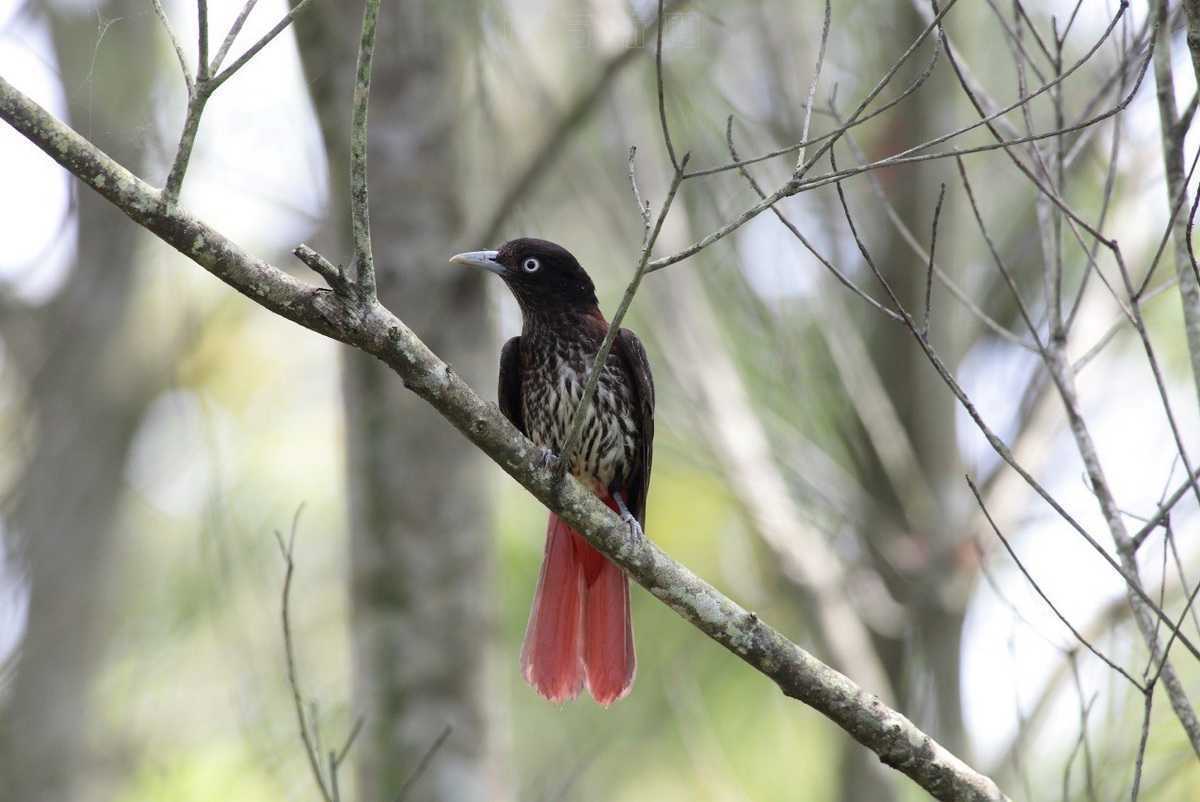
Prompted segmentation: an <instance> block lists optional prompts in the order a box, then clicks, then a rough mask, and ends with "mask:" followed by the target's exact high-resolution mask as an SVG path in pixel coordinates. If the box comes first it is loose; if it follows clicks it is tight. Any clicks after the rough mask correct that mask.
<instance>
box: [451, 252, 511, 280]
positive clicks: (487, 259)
mask: <svg viewBox="0 0 1200 802" xmlns="http://www.w3.org/2000/svg"><path fill="white" fill-rule="evenodd" d="M499 254H500V252H499V251H468V252H466V253H460V254H456V255H455V256H451V257H450V262H451V264H456V265H466V266H467V267H479V268H482V269H484V270H490V271H491V272H493V273H496V274H499V275H504V272H505V271H504V265H502V264H500V263H499V262H497V261H496V257H497V256H498V255H499Z"/></svg>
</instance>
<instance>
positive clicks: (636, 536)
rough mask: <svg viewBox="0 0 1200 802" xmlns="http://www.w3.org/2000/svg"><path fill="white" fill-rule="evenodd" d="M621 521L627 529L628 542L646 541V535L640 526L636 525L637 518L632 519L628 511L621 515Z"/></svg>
mask: <svg viewBox="0 0 1200 802" xmlns="http://www.w3.org/2000/svg"><path fill="white" fill-rule="evenodd" d="M621 520H622V521H624V522H625V525H626V526H628V527H629V539H630V540H632V541H633V542H634V543H641V542H642V541H643V540H645V539H646V533H645V532H644V531H642V525H641V524H640V523H638V520H637V518H634V517H633V515H631V514H630V512H629V510H626V511H625V512H623V513H622V514H621Z"/></svg>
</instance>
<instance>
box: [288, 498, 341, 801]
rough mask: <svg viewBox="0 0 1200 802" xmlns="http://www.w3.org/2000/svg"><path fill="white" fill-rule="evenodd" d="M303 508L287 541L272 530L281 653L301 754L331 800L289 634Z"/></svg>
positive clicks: (296, 516)
mask: <svg viewBox="0 0 1200 802" xmlns="http://www.w3.org/2000/svg"><path fill="white" fill-rule="evenodd" d="M303 511H304V505H303V504H301V505H300V506H299V507H297V508H296V514H295V515H294V516H293V517H292V529H291V533H290V534H289V535H288V539H287V542H286V543H285V542H284V540H283V535H282V534H280V533H279V530H278V529H276V530H275V532H274V534H275V541H276V542H277V543H278V544H279V553H280V554H281V555H282V556H283V564H284V573H283V594H282V601H281V604H280V619H281V621H282V624H283V653H284V656H285V658H286V660H287V675H288V685H289V686H290V687H291V690H292V706H293V707H294V708H295V710H296V721H297V723H298V724H299V726H300V740H301V741H302V742H303V743H304V754H305V757H307V758H308V766H309V768H310V769H311V770H312V775H313V780H314V781H315V782H316V783H317V788H318V789H319V790H320V792H321V798H322V799H324V800H325V802H333V797H332V796H331V795H330V793H329V789H328V788H327V787H326V785H325V778H324V776H323V775H322V773H321V757H320V754H319V753H318V752H317V751H316V746H315V745H314V744H313V738H312V734H311V733H310V732H309V726H308V718H307V717H306V716H305V714H304V695H303V693H302V692H301V691H300V677H299V675H298V672H297V670H296V647H295V643H294V640H293V638H292V622H291V613H290V610H291V594H292V575H293V573H294V572H295V568H296V563H295V561H294V560H293V554H294V553H295V545H296V529H297V527H298V526H299V524H300V514H301V513H302V512H303Z"/></svg>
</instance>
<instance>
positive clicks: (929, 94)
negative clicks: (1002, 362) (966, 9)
mask: <svg viewBox="0 0 1200 802" xmlns="http://www.w3.org/2000/svg"><path fill="white" fill-rule="evenodd" d="M894 19H895V25H894V28H893V30H894V31H895V35H894V39H893V40H892V43H891V45H890V46H887V47H884V48H881V50H882V51H883V52H886V53H887V54H888V56H887V58H888V59H890V58H892V57H893V56H892V54H893V53H897V52H901V51H902V50H903V48H905V47H907V46H908V45H909V44H910V43H911V42H912V41H913V40H914V39H915V38H916V37H917V36H918V35H919V34H920V32H921V30H922V29H923V28H924V23H923V21H922V20H921V19H920V17H919V16H918V15H917V14H916V12H915V11H914V10H913V9H912V8H911V7H910V6H908V5H907V4H900V5H898V6H896V7H895V18H894ZM923 67H924V64H923V63H922V60H921V59H914V60H913V61H912V62H910V63H909V64H907V65H906V68H905V70H904V71H902V72H901V74H900V75H898V76H897V83H898V85H907V84H906V83H905V82H911V81H912V80H913V79H915V78H916V77H917V75H918V74H919V73H920V71H921V70H922V68H923ZM950 81H951V76H950V75H949V74H948V73H946V72H945V71H938V72H935V73H934V74H933V76H932V77H931V78H930V79H929V81H928V83H927V84H926V85H925V86H924V87H923V88H922V90H921V91H919V92H916V93H914V94H913V96H912V97H911V98H910V99H909V100H908V101H907V102H906V105H905V110H904V113H902V114H896V115H890V116H889V117H888V122H887V123H886V124H885V127H884V129H883V131H882V132H881V134H882V136H881V138H880V139H876V140H875V141H874V148H875V150H876V152H887V153H894V152H896V151H899V150H903V149H905V148H907V147H910V146H912V145H915V144H917V143H919V142H923V141H926V140H928V139H930V138H932V137H934V136H936V135H937V134H938V133H940V132H941V131H943V130H945V124H944V121H943V115H942V114H941V107H942V105H943V100H942V98H944V97H945V93H946V92H949V91H951V90H952V87H951V85H950ZM869 155H871V156H873V155H874V154H869ZM939 178H940V175H939V172H938V171H937V170H933V169H928V168H926V169H916V170H914V169H905V168H896V169H894V170H885V171H882V172H881V173H880V175H879V180H880V182H881V184H882V186H883V191H884V192H885V193H886V194H887V196H888V199H889V200H890V201H891V202H892V204H893V205H894V206H895V208H896V209H897V211H898V212H899V214H900V215H901V217H902V219H903V220H904V223H905V224H906V225H907V226H908V228H909V230H910V231H912V232H913V233H914V235H915V236H916V237H917V239H918V241H920V242H921V243H923V245H924V247H926V248H928V244H929V236H930V228H931V224H932V218H933V207H934V203H935V202H936V200H937V195H938V181H939ZM858 209H859V210H861V211H860V215H861V216H860V217H859V221H860V222H862V221H864V220H866V219H869V218H868V215H870V218H873V219H874V220H875V221H876V226H875V236H874V237H873V241H872V245H873V247H872V253H873V256H874V258H875V261H876V263H877V264H878V265H879V266H880V269H881V270H882V271H883V272H884V274H885V275H886V276H887V278H888V281H889V282H890V283H891V285H892V287H893V288H894V289H895V290H896V293H897V294H898V295H899V296H900V299H901V301H902V302H903V303H904V304H905V306H906V307H907V308H908V309H909V310H911V311H912V313H913V314H914V315H915V316H916V317H917V318H918V319H920V317H921V315H922V314H923V312H924V306H925V298H924V296H925V278H926V270H925V264H923V263H922V261H921V260H920V259H919V257H918V256H917V254H915V253H914V252H913V250H912V248H911V247H910V246H909V245H908V244H907V243H906V242H905V241H904V239H903V238H902V236H901V234H900V233H899V232H898V231H897V229H896V227H895V226H893V225H890V224H889V223H888V222H887V221H886V218H885V216H884V210H883V209H882V208H881V207H880V206H879V203H878V202H877V201H875V200H874V198H873V197H872V196H869V195H868V196H864V197H863V198H861V199H860V202H859V204H858ZM954 245H955V243H954V242H953V241H952V240H951V238H950V237H949V236H946V237H943V238H942V239H941V241H940V242H939V243H938V249H937V255H938V257H939V262H940V263H942V264H943V265H946V264H955V263H956V262H955V260H954V257H953V256H952V255H951V254H952V252H953V249H954ZM933 297H934V306H933V314H932V316H931V321H932V322H931V331H932V334H931V338H932V340H933V343H934V346H935V347H936V348H937V350H938V352H939V354H940V355H941V357H942V359H943V360H944V361H945V363H946V365H947V367H948V368H949V369H950V370H951V372H953V371H955V370H956V369H957V366H958V364H959V361H960V360H961V359H962V357H963V356H964V354H965V352H966V349H967V346H968V345H969V343H970V342H971V341H972V340H973V339H974V337H975V332H974V331H973V329H972V328H971V324H970V322H969V321H965V320H964V319H963V317H964V316H963V314H962V313H961V311H960V307H959V305H957V304H955V303H953V302H952V301H948V300H947V297H948V296H947V295H946V293H945V292H944V291H943V290H942V289H941V288H939V287H935V289H934V293H933ZM872 331H873V335H872V336H871V337H870V338H869V339H868V347H869V348H870V350H871V360H872V361H873V362H874V364H875V370H877V371H878V372H879V375H880V377H881V378H882V381H883V385H884V386H885V387H886V388H887V391H888V396H889V400H890V402H891V404H892V405H893V407H894V408H895V411H896V413H897V415H898V417H899V420H900V423H901V426H902V429H903V434H904V436H905V437H906V438H907V440H908V442H909V443H910V444H911V448H912V454H913V457H914V459H915V462H916V465H915V466H913V467H915V468H916V469H917V471H918V472H919V473H920V474H921V476H920V480H921V485H922V486H923V488H925V489H927V491H928V493H929V494H930V497H929V498H928V499H927V503H914V502H915V501H918V500H917V499H915V498H914V497H915V496H916V494H915V493H914V492H912V490H913V489H912V488H911V487H904V486H897V484H896V476H894V475H889V473H888V471H886V470H885V469H883V467H882V462H879V463H877V464H876V465H874V466H870V465H868V466H866V467H865V468H864V469H863V472H862V473H863V475H862V476H861V477H860V478H861V481H862V482H863V486H864V487H865V488H866V489H867V490H868V491H869V492H870V494H871V496H872V497H873V498H875V499H877V500H878V501H879V504H878V505H877V506H876V507H875V510H877V512H878V513H879V516H878V520H876V521H873V522H870V523H868V526H867V528H866V532H867V533H868V534H866V535H864V538H865V539H867V540H873V541H874V542H873V543H872V544H871V552H872V553H873V556H874V561H875V563H876V566H875V567H876V570H877V572H878V574H879V575H880V576H881V577H882V578H883V579H884V581H885V582H886V583H887V585H888V587H889V590H890V592H891V594H892V595H893V597H894V598H896V599H897V600H898V601H899V602H900V603H901V604H903V605H904V607H905V608H906V610H907V622H908V623H907V627H906V631H905V632H903V633H902V634H901V635H900V636H899V637H896V638H891V637H883V636H880V637H879V646H880V653H881V655H882V657H883V659H884V661H885V662H886V663H887V664H888V667H889V669H888V670H889V674H890V675H891V680H892V686H893V687H894V688H895V689H896V691H897V695H898V698H899V700H900V709H901V710H904V711H905V712H906V713H907V714H908V716H909V717H910V718H912V719H913V720H914V721H916V722H918V725H919V726H921V727H923V728H926V729H927V731H928V732H930V733H931V734H933V735H934V736H935V737H936V738H937V739H938V740H939V741H940V742H941V743H943V744H944V745H945V746H946V747H947V748H948V749H950V750H951V751H953V752H954V753H955V754H958V755H961V756H963V757H964V759H968V760H969V757H967V755H968V744H967V742H966V740H967V739H966V729H965V726H964V723H963V716H962V703H961V693H960V677H959V664H960V646H961V634H962V624H963V616H964V614H965V601H966V593H963V592H961V591H962V586H963V581H964V580H963V579H962V578H960V577H958V574H959V571H960V570H961V566H960V565H958V564H957V562H956V558H957V556H958V554H959V550H958V549H957V548H956V546H957V544H958V543H959V542H960V539H961V538H962V533H963V528H964V527H965V526H966V525H967V516H966V513H967V512H968V510H966V509H965V508H963V507H962V505H961V504H959V503H956V501H955V499H956V497H958V495H959V494H957V493H956V490H958V489H959V483H961V477H962V475H963V472H964V471H963V468H962V464H961V461H960V456H959V453H958V443H957V439H956V436H955V407H956V401H955V399H954V397H953V396H952V395H951V394H950V393H949V392H947V391H946V388H945V385H944V384H943V383H942V381H941V379H940V378H939V377H938V376H937V374H936V373H935V372H934V369H933V368H932V366H931V365H930V364H929V362H928V359H927V358H926V357H925V354H924V352H923V351H922V350H921V348H920V347H919V346H918V345H917V343H916V342H915V341H914V340H913V339H912V338H911V337H907V336H897V334H896V330H895V327H894V326H892V325H891V324H890V323H886V322H880V319H879V318H878V316H875V323H874V325H873V326H872ZM874 436H875V434H874V433H872V434H870V435H868V441H869V442H870V443H871V444H870V448H871V449H872V450H874V451H875V452H876V453H877V454H878V453H879V452H880V448H881V447H886V446H887V445H888V444H883V443H876V442H873V440H872V438H873V437H874ZM967 581H969V580H967ZM846 749H847V750H848V752H847V754H846V755H845V758H844V762H843V781H844V783H843V791H842V799H843V800H846V802H868V800H871V801H872V802H873V800H877V799H881V798H884V797H881V796H880V794H879V789H877V788H873V787H869V785H864V782H863V781H864V780H869V779H871V778H872V777H873V776H875V775H872V774H868V773H866V772H863V771H861V766H860V765H859V764H860V763H861V762H862V761H863V760H867V759H872V756H869V755H866V754H864V753H863V750H862V749H861V748H858V747H857V745H855V744H848V745H847V747H846ZM894 795H895V789H894V788H892V789H890V795H889V797H888V798H894Z"/></svg>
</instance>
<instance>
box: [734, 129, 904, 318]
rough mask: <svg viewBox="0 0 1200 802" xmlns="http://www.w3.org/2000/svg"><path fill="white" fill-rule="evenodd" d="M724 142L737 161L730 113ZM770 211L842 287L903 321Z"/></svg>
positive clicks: (762, 195) (751, 179) (757, 188)
mask: <svg viewBox="0 0 1200 802" xmlns="http://www.w3.org/2000/svg"><path fill="white" fill-rule="evenodd" d="M725 144H726V146H727V147H728V148H729V155H730V156H731V157H732V158H733V160H734V161H735V162H737V161H738V153H737V148H736V147H735V146H734V144H733V115H730V116H729V118H728V119H727V120H726V121H725ZM739 172H740V173H741V174H742V177H743V178H745V179H746V182H747V183H748V184H750V188H751V189H753V190H754V192H755V194H757V195H758V197H759V198H762V199H764V200H765V199H766V197H767V193H766V192H765V191H763V188H762V187H761V186H760V185H759V183H758V181H757V180H756V179H755V178H754V176H753V175H751V174H750V171H749V169H747V168H746V167H744V166H743V167H741V168H739ZM771 211H772V212H774V213H775V216H776V217H777V218H778V219H779V222H781V223H783V225H784V226H785V227H786V228H787V230H788V231H790V232H791V233H792V236H793V237H795V238H796V239H797V240H799V241H800V244H801V245H803V246H804V247H805V249H806V250H807V251H808V252H809V253H811V254H812V255H813V257H815V258H816V260H817V261H818V262H820V263H821V264H822V265H824V267H825V269H826V270H828V271H829V272H830V273H832V274H833V277H834V278H836V279H837V280H838V282H839V283H840V284H841V285H842V286H843V287H845V288H846V289H848V290H850V291H851V292H852V293H854V294H855V295H857V296H858V297H859V298H862V299H863V300H864V301H866V302H867V303H868V304H870V305H871V306H872V307H873V308H874V309H876V310H877V311H878V312H880V313H882V314H883V315H884V316H885V317H887V318H888V319H890V320H894V321H897V322H903V318H901V317H900V315H899V314H898V313H896V312H893V311H892V310H891V309H888V308H887V307H886V306H884V305H883V304H881V303H880V302H879V301H877V300H875V299H874V298H872V297H871V296H870V295H868V294H867V293H866V291H864V290H862V289H859V287H858V285H857V284H855V283H854V282H853V281H851V280H850V279H849V278H848V277H847V276H846V275H845V274H844V273H843V272H842V271H841V270H839V269H838V268H837V266H836V265H835V264H833V262H830V261H829V260H828V259H826V258H825V257H824V256H822V255H821V253H820V251H818V250H817V249H816V247H815V246H813V244H812V243H811V242H809V241H808V238H807V237H805V236H804V234H802V233H801V232H800V229H799V228H798V227H797V226H796V224H795V223H793V222H792V221H791V220H790V219H789V218H788V216H787V215H785V214H784V213H783V211H782V210H781V209H780V208H779V207H778V206H772V207H771Z"/></svg>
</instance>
